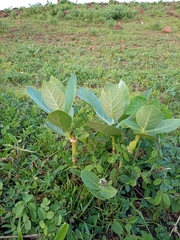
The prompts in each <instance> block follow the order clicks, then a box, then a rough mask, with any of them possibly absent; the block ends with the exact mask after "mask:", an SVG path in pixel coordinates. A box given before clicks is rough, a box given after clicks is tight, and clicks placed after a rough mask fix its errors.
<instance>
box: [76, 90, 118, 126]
mask: <svg viewBox="0 0 180 240" xmlns="http://www.w3.org/2000/svg"><path fill="white" fill-rule="evenodd" d="M78 96H79V97H80V98H81V99H82V100H83V101H84V102H86V103H88V104H89V105H91V107H92V108H93V109H94V111H95V113H96V114H97V116H98V117H99V118H100V119H101V120H102V121H104V122H105V123H107V124H108V125H112V124H114V123H117V121H116V120H115V121H114V119H112V118H109V117H108V116H107V115H106V114H105V112H104V111H103V108H102V106H101V103H100V101H99V99H98V97H97V96H96V95H95V94H94V93H93V92H92V91H91V90H90V89H87V88H80V89H79V91H78Z"/></svg>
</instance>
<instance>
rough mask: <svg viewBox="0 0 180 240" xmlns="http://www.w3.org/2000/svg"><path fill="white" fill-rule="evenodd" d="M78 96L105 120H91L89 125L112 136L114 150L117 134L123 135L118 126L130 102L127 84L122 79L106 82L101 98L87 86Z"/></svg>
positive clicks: (80, 90)
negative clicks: (117, 81)
mask: <svg viewBox="0 0 180 240" xmlns="http://www.w3.org/2000/svg"><path fill="white" fill-rule="evenodd" d="M78 96H79V97H80V98H81V99H82V100H83V101H85V102H86V103H88V104H89V105H90V106H91V107H92V108H93V110H94V111H95V113H96V115H97V116H98V117H99V118H100V119H101V120H102V121H103V122H104V123H99V122H95V121H89V122H88V123H87V125H88V126H90V127H92V128H94V129H95V130H97V131H99V132H101V133H102V134H104V135H106V136H112V147H113V151H114V139H115V136H120V135H121V130H120V129H119V128H117V127H116V126H117V124H118V121H119V119H120V118H121V117H122V116H123V115H124V113H125V110H126V109H127V107H128V105H129V102H130V94H129V90H128V87H127V85H126V84H125V83H124V82H123V81H122V80H121V81H120V82H119V84H112V83H109V82H108V83H106V85H105V88H104V89H103V90H102V91H101V95H100V99H98V97H97V96H96V95H95V94H94V93H93V92H92V91H91V90H90V89H87V88H80V89H79V91H78Z"/></svg>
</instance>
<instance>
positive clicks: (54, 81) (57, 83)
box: [49, 76, 66, 94]
mask: <svg viewBox="0 0 180 240" xmlns="http://www.w3.org/2000/svg"><path fill="white" fill-rule="evenodd" d="M49 83H51V84H52V85H54V86H55V87H56V88H59V89H61V91H62V92H63V93H64V94H65V90H66V89H65V87H64V85H63V84H62V83H61V82H60V81H59V80H58V79H57V78H55V77H54V76H51V78H50V80H49Z"/></svg>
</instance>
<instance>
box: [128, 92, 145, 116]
mask: <svg viewBox="0 0 180 240" xmlns="http://www.w3.org/2000/svg"><path fill="white" fill-rule="evenodd" d="M146 102H147V100H146V99H144V98H143V97H142V96H135V97H134V98H133V99H132V101H131V103H130V105H129V107H128V108H127V110H126V114H128V115H134V114H136V112H137V111H138V110H139V109H140V108H141V107H143V106H144V105H145V104H146Z"/></svg>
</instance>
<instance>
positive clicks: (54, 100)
mask: <svg viewBox="0 0 180 240" xmlns="http://www.w3.org/2000/svg"><path fill="white" fill-rule="evenodd" d="M41 93H42V98H43V101H44V102H45V104H46V105H47V106H48V107H49V108H50V109H51V111H55V110H58V109H59V110H62V111H63V110H64V108H65V95H64V93H63V92H62V91H61V89H60V88H58V87H56V86H55V85H53V84H51V83H48V82H43V85H42V88H41Z"/></svg>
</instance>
